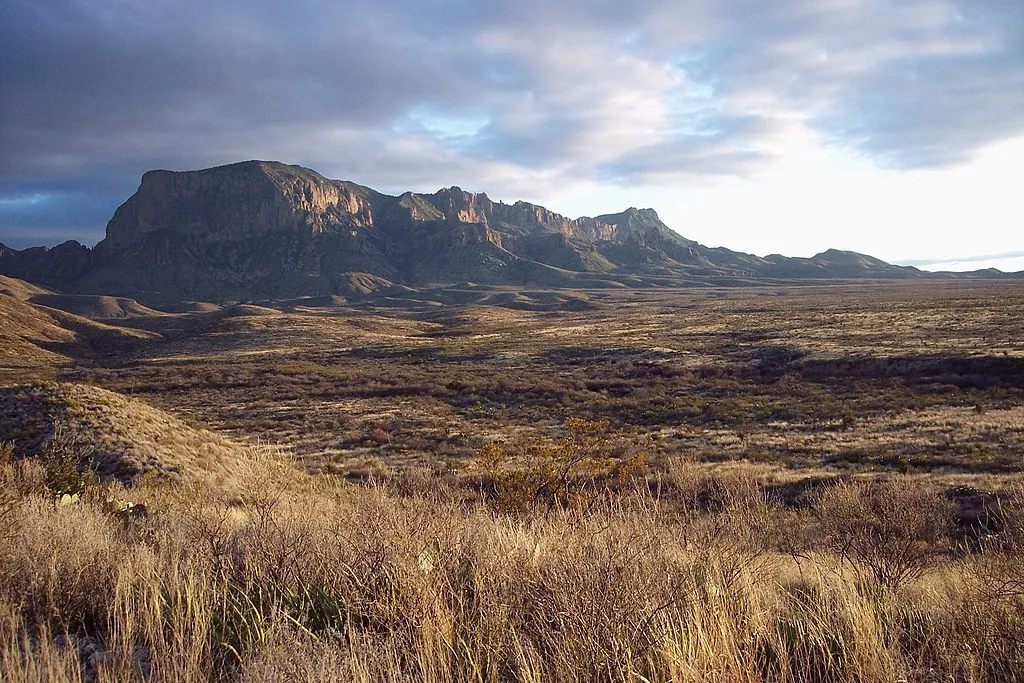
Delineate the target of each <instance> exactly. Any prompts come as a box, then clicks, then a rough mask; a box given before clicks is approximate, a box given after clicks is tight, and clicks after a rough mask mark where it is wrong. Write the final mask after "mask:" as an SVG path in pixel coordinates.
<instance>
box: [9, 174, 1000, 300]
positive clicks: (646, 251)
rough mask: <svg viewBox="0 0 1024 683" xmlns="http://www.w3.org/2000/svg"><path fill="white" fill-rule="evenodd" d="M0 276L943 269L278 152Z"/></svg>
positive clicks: (736, 280) (596, 284)
mask: <svg viewBox="0 0 1024 683" xmlns="http://www.w3.org/2000/svg"><path fill="white" fill-rule="evenodd" d="M0 273H4V274H6V275H9V276H12V277H17V278H21V279H24V280H28V281H31V282H34V283H38V284H40V285H44V286H47V287H52V288H56V289H58V290H60V291H62V292H64V293H69V294H79V295H104V296H116V297H127V298H137V299H139V300H142V301H146V302H154V301H156V302H165V301H179V300H183V299H190V300H207V301H228V300H253V299H260V298H295V297H303V296H314V297H316V296H330V295H338V294H342V295H345V294H355V295H366V294H370V293H374V292H380V291H388V290H389V289H390V288H393V287H424V286H433V285H451V284H457V283H478V284H485V285H493V286H517V287H519V286H529V287H552V288H565V287H588V288H602V287H622V286H628V287H650V286H665V285H675V286H678V285H686V284H700V283H704V284H707V283H714V284H728V283H733V284H744V283H745V282H747V281H749V280H751V279H755V280H762V281H764V280H779V279H808V278H814V279H838V278H842V279H850V278H854V279H857V278H883V279H892V278H895V279H907V278H920V277H925V276H932V275H930V274H926V273H923V272H921V271H919V270H917V269H915V268H910V267H901V266H893V265H891V264H888V263H885V262H884V261H881V260H879V259H876V258H873V257H870V256H865V255H863V254H856V253H853V252H843V251H838V250H828V251H826V252H823V253H821V254H818V255H816V256H814V257H811V258H788V257H785V256H779V255H772V256H768V257H764V258H762V257H758V256H754V255H751V254H744V253H741V252H735V251H731V250H729V249H725V248H709V247H706V246H704V245H701V244H699V243H697V242H694V241H693V240H689V239H686V238H685V237H683V236H682V235H680V234H679V233H677V232H675V231H673V230H671V229H670V228H669V227H668V226H667V225H665V223H664V222H662V221H661V219H660V218H659V216H658V214H657V213H656V212H655V211H654V210H653V209H636V208H630V209H627V210H626V211H623V212H621V213H617V214H605V215H601V216H597V217H594V218H591V217H583V218H576V219H570V218H567V217H565V216H562V215H559V214H557V213H555V212H553V211H550V210H548V209H546V208H544V207H542V206H537V205H534V204H530V203H527V202H522V201H519V202H515V203H514V204H506V203H504V202H500V201H498V202H495V201H493V200H491V199H490V198H489V197H488V196H487V195H486V194H483V193H479V194H475V193H471V192H466V191H464V190H462V189H461V188H458V187H450V188H445V189H441V190H438V191H437V192H435V193H433V194H416V193H411V192H406V193H404V194H401V195H399V196H391V195H386V194H382V193H380V192H377V191H376V190H373V189H371V188H368V187H364V186H362V185H357V184H355V183H352V182H348V181H340V180H330V179H327V178H325V177H323V176H322V175H320V174H319V173H317V172H315V171H312V170H310V169H306V168H302V167H299V166H288V165H285V164H281V163H277V162H265V161H249V162H242V163H238V164H231V165H228V166H220V167H216V168H210V169H205V170H201V171H188V172H172V171H150V172H148V173H146V174H145V175H143V177H142V183H141V185H140V187H139V189H138V191H137V192H136V193H135V194H134V195H132V197H130V198H129V199H128V200H127V201H126V202H125V203H124V204H122V205H121V207H120V208H118V209H117V211H116V212H115V213H114V216H113V217H112V218H111V219H110V222H109V223H108V225H107V230H106V237H105V238H104V239H103V240H101V241H100V242H99V244H97V245H96V247H95V249H89V248H88V247H85V246H83V245H81V244H78V243H77V242H67V243H65V244H62V245H59V246H57V247H53V248H46V247H37V248H32V249H25V250H22V251H18V250H14V249H11V248H8V247H5V246H3V245H0ZM1000 275H1001V274H994V273H979V274H978V276H979V277H981V276H985V277H998V276H1000ZM135 305H136V304H129V305H128V306H127V307H126V306H125V303H124V302H121V301H114V302H111V301H102V302H100V301H95V300H93V301H85V300H78V301H69V300H64V301H62V306H61V307H63V308H65V309H67V310H74V311H75V312H82V311H81V308H79V307H82V306H84V307H85V308H86V309H88V310H95V309H97V308H98V309H99V310H100V311H101V312H103V311H105V312H109V314H110V315H107V314H106V313H102V314H101V315H92V317H123V316H131V315H135V314H136V311H133V306H135ZM86 314H89V313H88V312H87V313H86Z"/></svg>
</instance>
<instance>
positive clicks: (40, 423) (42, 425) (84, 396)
mask: <svg viewBox="0 0 1024 683" xmlns="http://www.w3.org/2000/svg"><path fill="white" fill-rule="evenodd" d="M0 413H2V414H3V415H4V418H3V420H2V421H0V441H8V442H10V443H11V445H12V447H13V450H14V453H15V455H18V456H24V455H28V454H33V453H41V452H43V451H44V450H46V449H47V448H49V449H50V451H56V452H57V453H58V455H59V457H65V456H67V457H73V458H74V459H75V460H80V461H82V462H83V463H86V464H89V465H90V466H91V467H92V468H93V469H95V470H96V471H97V472H98V473H99V474H100V475H102V476H106V477H115V478H118V479H120V480H122V481H128V480H130V479H132V478H134V477H137V476H139V475H142V474H145V473H147V472H149V473H158V474H161V475H164V476H167V477H172V478H180V477H197V476H209V477H220V478H229V477H230V476H231V470H232V468H233V467H234V466H235V461H236V460H237V459H238V458H239V457H240V454H241V453H242V451H243V447H242V446H240V445H239V444H237V443H235V442H233V441H231V440H230V439H227V438H225V437H224V436H221V435H219V434H214V433H213V432H210V431H208V430H204V429H196V428H193V427H190V426H189V425H187V424H185V423H184V422H182V421H181V420H180V419H178V418H176V417H174V416H173V415H170V414H168V413H166V412H164V411H162V410H159V409H156V408H153V407H151V406H149V405H147V404H146V403H143V402H142V401H138V400H134V399H131V398H129V397H127V396H123V395H121V394H118V393H115V392H112V391H107V390H105V389H100V388H99V387H92V386H86V385H79V384H69V383H57V382H40V383H35V384H29V385H17V386H11V387H0Z"/></svg>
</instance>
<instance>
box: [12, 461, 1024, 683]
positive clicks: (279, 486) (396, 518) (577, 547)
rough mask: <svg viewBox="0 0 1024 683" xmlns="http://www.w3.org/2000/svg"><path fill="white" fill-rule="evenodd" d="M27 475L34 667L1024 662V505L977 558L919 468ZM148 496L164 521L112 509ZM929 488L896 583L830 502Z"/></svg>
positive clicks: (480, 676)
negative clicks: (548, 478)
mask: <svg viewBox="0 0 1024 683" xmlns="http://www.w3.org/2000/svg"><path fill="white" fill-rule="evenodd" d="M25 469H26V468H25V467H24V463H21V464H19V465H16V464H11V463H7V464H5V465H3V477H4V481H5V482H8V483H9V485H8V486H7V487H5V488H7V489H8V490H15V491H21V492H22V493H19V494H18V495H17V497H16V499H15V500H14V505H13V508H12V510H11V518H10V523H9V525H8V528H9V529H10V530H11V532H10V534H9V535H8V536H7V537H5V538H3V539H0V563H2V566H3V567H5V571H4V572H2V574H0V661H2V664H0V667H2V668H0V678H3V679H4V680H9V681H12V682H20V681H32V680H62V679H63V680H78V677H80V676H82V677H87V678H90V679H96V680H151V681H207V680H224V681H234V680H241V681H283V680H308V681H337V680H342V681H346V680H350V681H381V680H391V681H402V680H408V681H471V680H472V681H573V682H577V681H896V680H906V681H922V682H923V681H949V680H956V681H1014V680H1024V674H1022V673H1021V672H1022V671H1024V654H1022V652H1021V650H1020V647H1019V644H1020V643H1021V642H1024V593H1022V592H1021V591H1020V589H1019V584H1015V583H1014V580H1019V576H1020V575H1019V567H1020V563H1021V560H1022V559H1024V556H1022V552H1021V551H1022V547H1021V545H1020V536H1019V532H1020V529H1021V524H1022V521H1021V512H1020V507H1019V505H1020V503H1021V501H1020V500H1015V501H1012V500H1011V499H1007V502H1006V503H1005V504H1004V505H1003V507H1002V508H1001V510H1000V514H1001V520H1002V521H1001V527H1000V531H998V532H995V533H994V534H993V535H992V536H991V537H990V538H989V539H987V540H986V541H985V544H984V547H983V548H982V549H981V550H979V551H978V552H975V553H973V554H972V553H968V552H965V551H964V550H963V549H959V548H957V547H954V546H952V545H951V544H950V543H949V542H948V533H951V531H952V529H951V527H950V524H949V523H950V522H951V520H949V519H944V518H936V519H934V520H933V518H932V516H931V515H930V511H931V510H932V509H933V508H941V509H944V508H943V503H942V501H941V499H940V498H939V495H940V494H939V492H937V491H935V490H927V491H924V490H921V489H920V487H918V486H917V485H916V484H912V483H910V482H908V481H907V480H893V481H890V482H882V483H863V484H860V483H858V484H856V485H840V486H839V487H836V488H832V489H830V490H827V491H826V492H825V493H823V494H821V497H820V498H818V499H817V500H818V501H820V502H821V503H824V502H825V501H830V502H832V503H835V504H836V506H837V507H836V508H835V510H834V511H833V512H832V513H829V512H826V511H823V509H822V508H821V507H820V505H819V507H817V508H815V507H812V508H789V509H786V508H782V507H780V506H779V505H778V504H777V503H776V502H774V501H773V500H772V498H771V496H770V495H768V494H767V492H766V489H765V488H764V487H763V486H762V482H761V481H759V479H758V478H757V476H756V475H755V474H754V473H753V472H743V471H740V470H736V471H733V472H732V473H731V474H729V475H721V476H720V475H713V476H712V475H709V474H708V472H707V470H704V469H700V468H699V467H698V466H696V465H688V464H686V463H676V464H675V465H674V466H673V468H672V471H671V472H670V473H669V474H667V475H666V480H665V482H664V486H663V490H662V494H661V495H660V497H654V496H651V495H650V494H649V493H646V492H642V490H641V489H636V490H634V491H621V492H619V493H618V494H617V495H615V496H611V497H605V498H603V499H602V501H601V503H600V504H599V505H593V504H587V505H583V504H580V503H576V504H572V505H569V506H568V507H565V506H556V507H554V508H551V507H548V506H538V507H536V508H534V509H531V510H520V511H516V512H514V513H502V512H497V511H496V510H495V507H494V506H493V504H492V503H491V502H489V501H488V500H486V499H484V500H474V494H473V492H472V489H465V488H463V487H461V486H459V485H458V484H457V483H449V484H445V482H443V481H439V480H436V479H432V478H428V477H416V476H411V475H405V476H402V477H399V478H398V479H395V480H392V481H391V482H382V483H379V484H377V485H371V486H368V487H367V486H353V485H347V484H343V483H339V482H337V481H336V480H330V479H322V478H313V477H310V476H308V475H305V474H301V473H299V472H298V471H296V470H295V469H294V468H293V467H291V466H290V465H288V464H286V463H285V462H283V461H282V460H280V459H279V458H275V457H273V456H269V455H267V456H264V457H262V458H257V459H250V460H248V461H246V462H244V463H241V464H240V467H239V471H238V473H237V477H236V484H237V486H236V488H235V490H234V492H232V493H231V494H230V495H228V494H225V493H224V492H222V491H220V490H218V489H216V488H210V487H208V486H205V485H200V484H188V485H182V484H177V485H170V484H167V483H165V482H162V481H160V480H158V479H155V478H147V479H145V480H144V481H142V482H141V483H140V484H139V485H137V486H136V487H135V488H133V489H131V490H130V491H126V490H124V489H123V488H119V487H118V486H117V485H114V486H113V488H110V486H111V485H108V486H107V487H102V486H100V487H94V488H93V489H92V490H91V491H90V492H89V493H87V494H85V495H83V497H82V499H81V501H80V502H78V503H77V504H73V505H59V504H56V503H55V502H54V500H53V499H52V497H47V495H46V494H45V493H42V492H39V491H38V490H35V491H34V492H33V489H32V487H31V486H26V485H24V484H23V483H21V484H19V482H20V481H21V480H23V479H24V478H25V477H26V476H28V477H29V478H31V475H30V474H29V475H27V474H26V473H25ZM1017 492H1018V494H1019V493H1021V492H1022V491H1021V489H1018V491H1017ZM125 496H128V497H130V498H131V499H132V501H133V502H136V503H140V504H143V505H144V506H145V509H146V514H145V515H144V516H137V517H126V516H124V515H119V514H118V513H117V511H116V509H114V508H112V507H111V505H110V504H109V503H107V502H105V501H107V500H108V499H110V498H112V497H114V498H116V497H125ZM910 500H913V501H916V502H918V503H921V506H920V508H919V510H920V511H919V512H915V511H914V510H904V511H903V513H904V514H905V515H907V516H908V518H911V519H909V523H908V524H907V525H906V526H905V527H904V529H905V532H906V533H905V535H907V536H910V537H912V540H913V542H914V543H915V544H917V545H915V547H918V545H919V546H920V547H923V548H926V549H927V552H925V553H924V557H925V559H924V560H922V561H921V562H920V563H916V564H914V568H915V571H913V572H910V573H906V574H903V575H901V576H900V580H899V581H898V582H892V581H888V580H887V578H886V577H885V576H882V577H881V578H882V580H881V581H879V577H878V576H876V574H875V573H874V572H873V571H872V562H874V560H875V558H874V556H867V557H862V556H861V555H859V554H856V553H844V552H837V549H836V547H835V545H834V543H833V542H834V539H835V536H834V533H833V530H832V527H830V524H834V523H835V520H833V521H832V522H829V521H827V519H825V518H826V517H827V515H828V514H833V515H836V516H839V513H840V511H841V510H846V509H848V508H851V507H856V506H857V505H863V504H865V501H870V503H871V504H872V505H874V506H875V507H874V508H872V509H873V510H875V511H876V512H879V513H881V514H882V515H883V516H884V515H888V514H890V513H892V512H894V511H897V510H901V509H902V506H903V505H904V504H906V503H907V502H908V501H910ZM844 505H845V506H846V507H843V506H844ZM869 507H870V506H869ZM861 517H862V520H861V521H862V523H860V524H858V523H853V524H851V525H850V527H849V531H850V533H851V534H852V538H854V539H859V540H863V541H867V540H868V539H870V538H871V537H872V531H871V528H872V527H871V524H870V521H869V520H870V519H871V515H870V514H868V513H864V514H862V516H861ZM905 521H906V520H905ZM929 524H932V525H933V526H935V527H936V528H939V527H941V529H939V530H940V531H944V532H946V533H947V535H946V536H944V537H943V538H939V537H938V536H936V535H935V534H933V531H935V529H932V528H931V527H929V526H928V525H929ZM941 535H942V534H939V536H941ZM897 536H898V534H897ZM897 540H898V539H897ZM897 545H898V543H897ZM887 548H888V550H887ZM890 550H891V548H890V547H889V546H886V548H883V549H882V550H881V551H880V552H882V553H885V552H889V551H890ZM893 552H897V551H893ZM864 570H866V571H864ZM1014 572H1016V574H1014ZM1015 577H1016V579H1015ZM997 588H998V590H996V589H997ZM80 654H81V655H82V656H79V655H80Z"/></svg>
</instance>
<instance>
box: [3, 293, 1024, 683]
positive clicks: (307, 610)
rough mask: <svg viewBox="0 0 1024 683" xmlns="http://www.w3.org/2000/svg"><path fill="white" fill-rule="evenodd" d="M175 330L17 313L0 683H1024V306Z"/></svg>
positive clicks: (558, 315)
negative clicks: (275, 682)
mask: <svg viewBox="0 0 1024 683" xmlns="http://www.w3.org/2000/svg"><path fill="white" fill-rule="evenodd" d="M114 304H116V306H115V305H114ZM159 308H160V307H159V306H154V307H149V308H147V307H145V306H141V305H139V304H137V303H135V302H133V301H131V300H120V299H119V300H116V301H115V300H113V299H110V300H109V301H108V300H107V299H103V300H96V301H93V300H86V299H84V298H82V297H77V298H72V297H63V296H62V295H59V294H54V293H49V292H41V291H34V290H30V289H28V288H26V287H21V286H18V287H15V286H14V285H11V286H9V287H7V289H6V290H4V292H0V314H3V316H4V320H5V321H6V322H5V324H4V329H3V330H2V332H0V342H2V344H3V347H4V348H3V351H4V353H3V354H0V386H2V387H4V388H2V389H0V407H2V410H3V414H2V415H0V441H6V442H8V443H7V445H6V446H3V447H0V489H2V491H3V493H2V496H3V497H2V498H0V566H2V567H4V568H5V569H4V570H3V571H2V572H0V657H2V663H0V679H3V680H12V681H33V680H39V681H42V680H61V679H64V680H80V679H87V680H159V681H165V680H166V681H172V680H173V681H177V680H194V681H200V680H225V681H234V680H245V681H263V680H314V681H320V680H324V681H327V680H352V681H374V680H396V681H397V680H409V681H420V680H426V681H466V680H476V681H702V680H717V681H761V680H765V681H897V680H899V681H908V682H909V681H921V682H922V683H923V682H925V681H1013V680H1024V674H1021V673H1020V672H1021V671H1024V575H1022V574H1021V567H1022V566H1024V334H1022V331H1024V286H1021V285H1019V284H1018V285H1014V284H1000V283H984V282H969V283H968V282H932V283H884V284H882V283H863V284H836V285H830V286H824V285H821V286H819V285H806V286H799V287H797V286H784V285H762V286H759V287H745V288H717V287H707V288H688V289H668V288H666V289H646V290H626V289H601V290H579V291H571V292H569V291H564V290H561V291H506V290H484V289H482V288H474V287H466V288H463V289H461V290H451V289H446V290H423V291H409V292H405V293H402V294H401V295H397V294H396V295H395V296H393V297H385V296H359V297H355V298H349V299H345V298H340V297H323V298H311V299H300V300H294V301H287V302H281V301H262V302H244V303H229V304H208V303H187V304H181V305H179V306H175V307H164V308H163V310H155V309H159ZM111 311H113V312H114V313H115V314H116V315H115V316H113V317H111V316H110V315H109V314H110V313H111ZM126 312H127V313H126ZM8 323H9V324H8Z"/></svg>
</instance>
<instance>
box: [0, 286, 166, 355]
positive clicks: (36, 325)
mask: <svg viewBox="0 0 1024 683" xmlns="http://www.w3.org/2000/svg"><path fill="white" fill-rule="evenodd" d="M43 292H44V290H40V289H39V288H37V287H34V286H32V285H30V284H28V283H26V282H22V281H20V280H14V279H12V278H4V279H3V281H2V282H0V369H4V370H14V369H19V368H22V369H30V368H42V367H53V366H60V365H65V364H67V363H69V362H70V360H71V359H72V358H79V359H81V358H88V357H93V356H95V355H97V354H106V353H114V352H124V351H129V350H131V349H133V348H135V347H137V346H139V345H141V344H144V343H147V342H150V341H156V340H159V339H160V338H161V337H160V335H159V334H156V333H153V332H147V331H143V330H133V329H126V328H122V327H117V326H113V325H108V324H105V323H102V322H98V321H95V320H90V319H88V318H85V317H82V316H79V315H75V314H74V313H68V312H66V311H62V310H59V309H56V308H49V307H47V306H43V305H39V304H36V303H33V302H32V300H35V299H37V298H40V297H42V298H43V300H49V299H48V298H47V297H51V296H55V295H50V294H46V293H43Z"/></svg>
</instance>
